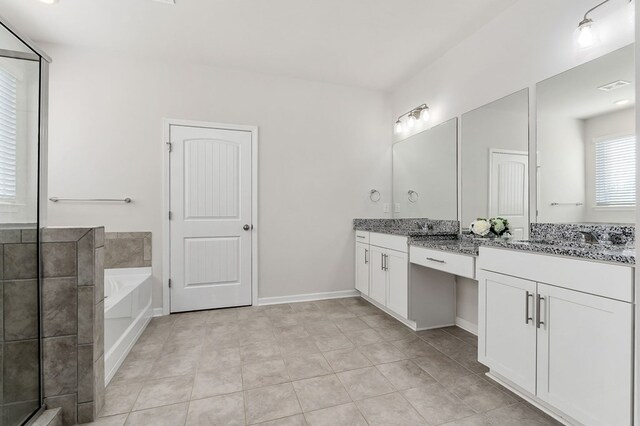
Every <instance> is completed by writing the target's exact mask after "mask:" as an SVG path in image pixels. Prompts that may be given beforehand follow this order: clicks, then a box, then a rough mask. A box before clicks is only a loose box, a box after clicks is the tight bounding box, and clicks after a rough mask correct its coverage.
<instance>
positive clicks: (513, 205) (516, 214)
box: [489, 151, 529, 239]
mask: <svg viewBox="0 0 640 426" xmlns="http://www.w3.org/2000/svg"><path fill="white" fill-rule="evenodd" d="M490 158H491V160H490V163H491V164H490V179H491V184H490V187H489V216H491V217H503V218H505V219H507V220H508V221H509V224H510V225H511V235H512V236H513V237H514V238H516V239H526V238H528V235H529V156H528V155H527V153H526V152H522V153H519V152H515V151H514V152H511V151H509V152H507V151H491V155H490Z"/></svg>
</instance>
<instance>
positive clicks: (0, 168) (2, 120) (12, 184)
mask: <svg viewBox="0 0 640 426" xmlns="http://www.w3.org/2000/svg"><path fill="white" fill-rule="evenodd" d="M17 86H18V83H17V79H16V78H15V77H14V76H13V75H11V74H10V73H9V72H7V71H6V70H3V69H1V68H0V200H5V201H12V200H15V198H16V138H17Z"/></svg>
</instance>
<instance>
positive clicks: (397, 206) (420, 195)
mask: <svg viewBox="0 0 640 426" xmlns="http://www.w3.org/2000/svg"><path fill="white" fill-rule="evenodd" d="M457 136H458V119H457V118H454V119H451V120H449V121H447V122H445V123H443V124H440V125H438V126H435V127H432V128H430V129H428V130H425V131H423V132H420V133H418V134H415V135H413V136H411V137H409V138H407V139H405V140H403V141H400V142H397V143H396V144H394V145H393V216H394V217H397V218H412V217H415V218H418V217H420V218H424V217H426V218H429V219H445V220H456V219H457V216H458V191H457V186H458V171H457V162H458V161H457V155H458V154H457V152H458V150H457V143H458V137H457Z"/></svg>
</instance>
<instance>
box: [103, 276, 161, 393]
mask: <svg viewBox="0 0 640 426" xmlns="http://www.w3.org/2000/svg"><path fill="white" fill-rule="evenodd" d="M104 296H105V299H104V370H105V375H104V377H105V385H107V384H109V382H110V381H111V379H112V378H113V376H114V375H115V374H116V371H118V368H119V367H120V365H121V364H122V362H123V361H124V359H125V358H126V357H127V354H128V353H129V351H130V350H131V348H132V347H133V345H134V344H135V343H136V341H137V340H138V337H140V335H141V334H142V332H143V331H144V329H145V327H146V326H147V324H148V323H149V321H150V320H151V316H152V310H151V268H123V269H105V271H104Z"/></svg>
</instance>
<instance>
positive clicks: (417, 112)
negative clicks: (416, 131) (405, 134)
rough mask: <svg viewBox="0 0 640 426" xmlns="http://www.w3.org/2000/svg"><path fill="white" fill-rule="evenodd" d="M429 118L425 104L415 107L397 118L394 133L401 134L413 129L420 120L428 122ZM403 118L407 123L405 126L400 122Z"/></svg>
mask: <svg viewBox="0 0 640 426" xmlns="http://www.w3.org/2000/svg"><path fill="white" fill-rule="evenodd" d="M429 116H430V113H429V107H428V106H427V104H422V105H420V106H417V107H415V108H414V109H412V110H411V111H409V112H405V113H404V114H402V115H401V116H400V117H398V119H397V120H396V124H395V131H396V133H402V131H403V130H405V129H411V128H413V127H414V126H415V125H416V124H417V122H418V120H422V121H425V122H426V121H429ZM405 117H406V121H407V123H406V126H405V124H404V123H403V121H402V120H403V119H404V118H405Z"/></svg>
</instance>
